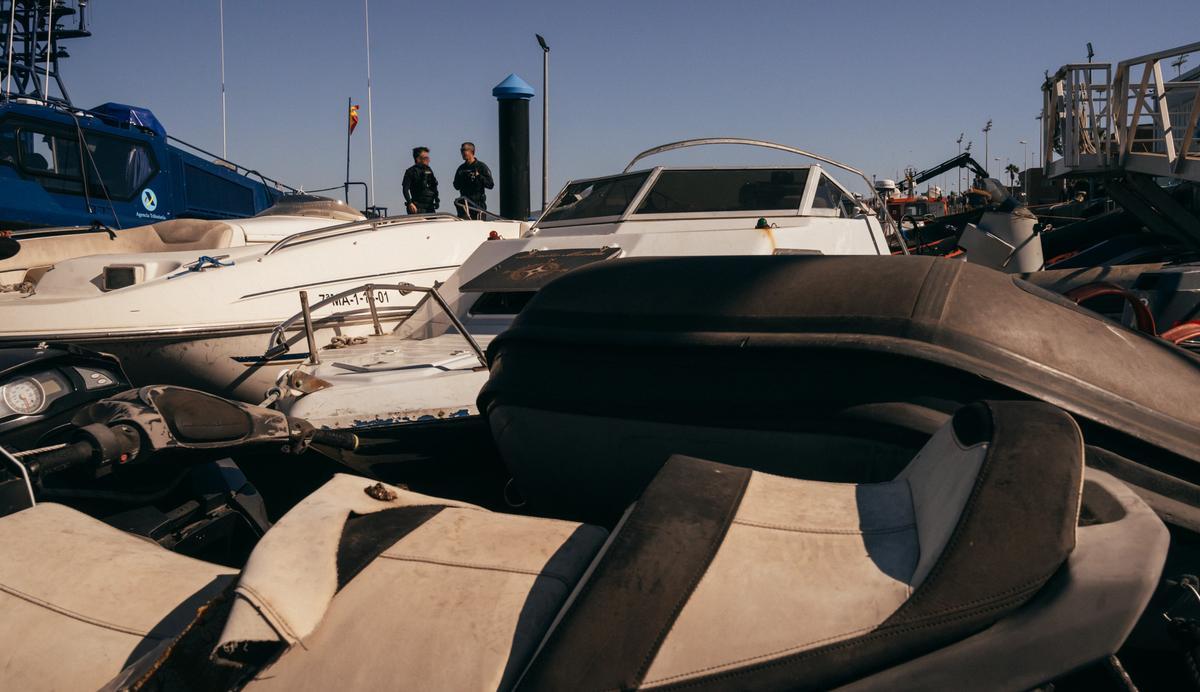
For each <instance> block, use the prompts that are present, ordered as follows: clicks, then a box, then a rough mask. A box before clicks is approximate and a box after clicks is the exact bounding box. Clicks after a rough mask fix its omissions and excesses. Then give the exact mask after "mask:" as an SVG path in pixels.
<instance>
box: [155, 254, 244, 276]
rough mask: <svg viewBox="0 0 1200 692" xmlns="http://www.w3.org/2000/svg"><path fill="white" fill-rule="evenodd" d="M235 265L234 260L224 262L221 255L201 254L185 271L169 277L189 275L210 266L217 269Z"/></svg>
mask: <svg viewBox="0 0 1200 692" xmlns="http://www.w3.org/2000/svg"><path fill="white" fill-rule="evenodd" d="M233 265H234V261H233V260H229V261H228V262H222V261H221V258H220V257H210V256H209V255H200V257H198V258H197V259H196V261H195V262H193V263H191V264H189V265H188V266H187V267H186V268H185V269H184V270H183V271H180V272H176V273H174V274H172V275H170V276H168V277H167V279H174V278H176V277H179V276H187V275H188V274H191V273H193V272H201V271H204V270H205V269H209V268H213V269H216V268H220V267H232V266H233Z"/></svg>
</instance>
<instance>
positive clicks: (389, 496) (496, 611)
mask: <svg viewBox="0 0 1200 692" xmlns="http://www.w3.org/2000/svg"><path fill="white" fill-rule="evenodd" d="M1092 475H1096V474H1092ZM1100 476H1102V474H1100ZM1097 482H1100V484H1101V485H1104V486H1105V487H1107V488H1108V489H1109V490H1108V491H1104V492H1105V493H1108V494H1107V495H1105V494H1104V493H1101V495H1104V497H1108V498H1109V500H1108V501H1107V502H1109V504H1110V505H1111V506H1113V507H1117V508H1119V510H1113V509H1111V508H1110V510H1108V511H1107V515H1106V516H1093V517H1091V519H1090V523H1092V524H1097V526H1086V527H1083V528H1080V529H1078V531H1079V532H1080V534H1081V535H1085V533H1084V532H1093V533H1092V534H1086V535H1090V536H1091V538H1090V539H1089V540H1090V544H1089V545H1091V547H1090V548H1089V549H1088V550H1086V551H1085V552H1086V553H1087V554H1088V556H1089V558H1088V559H1090V560H1092V562H1091V563H1079V564H1076V563H1075V562H1074V561H1073V562H1072V564H1073V565H1074V566H1073V568H1072V569H1071V570H1069V571H1067V574H1066V575H1065V576H1064V570H1062V566H1063V564H1064V562H1065V561H1067V560H1068V559H1069V558H1071V554H1072V550H1073V549H1074V547H1075V545H1076V535H1077V524H1078V523H1079V511H1080V502H1081V497H1082V493H1083V490H1082V488H1083V485H1084V483H1083V446H1082V439H1081V436H1080V433H1079V429H1078V427H1077V426H1076V425H1075V423H1074V421H1073V420H1072V419H1071V418H1070V417H1069V416H1067V415H1066V414H1064V413H1062V412H1061V411H1059V410H1057V409H1054V408H1052V407H1049V406H1047V405H1044V404H1036V403H1007V404H994V405H990V406H985V405H973V406H970V407H966V408H964V409H963V410H961V411H960V412H959V413H958V414H956V415H955V417H954V419H953V420H952V422H951V424H948V425H947V426H946V427H945V428H943V429H942V430H941V431H939V432H938V433H937V434H936V435H935V436H934V437H933V439H932V440H931V441H930V442H929V444H928V445H927V446H926V447H925V448H924V449H923V450H922V451H921V453H920V454H919V455H918V456H917V457H916V458H915V459H914V460H913V461H912V462H911V463H910V464H909V465H908V466H907V467H906V468H905V469H904V470H903V472H902V473H901V474H900V475H899V476H897V477H896V478H895V479H893V480H891V481H888V482H884V483H876V484H864V485H855V484H837V483H822V482H813V481H805V480H797V479H791V478H783V477H780V476H773V475H769V474H764V473H759V472H755V471H751V470H749V469H745V468H738V467H733V466H727V465H722V464H717V463H713V462H708V461H703V460H699V459H693V458H688V457H681V456H675V457H672V458H671V459H670V460H669V461H668V462H667V463H666V464H665V465H664V466H663V468H662V470H661V471H660V472H659V473H658V474H657V476H656V477H655V479H654V480H653V481H652V482H651V483H650V485H649V486H648V487H647V488H646V490H645V491H644V492H643V493H642V495H641V498H640V499H639V500H638V501H637V503H636V504H634V505H633V506H632V507H631V508H630V510H629V511H628V512H627V513H626V514H625V516H624V517H623V518H622V519H621V521H620V523H619V524H618V525H617V526H616V528H615V529H614V531H613V533H612V535H611V537H610V538H609V539H608V540H607V541H605V535H606V532H605V531H604V530H603V529H600V528H597V527H593V526H588V525H581V524H574V523H570V522H563V521H556V520H547V519H534V518H529V517H518V516H508V515H499V514H494V513H490V512H486V511H484V510H481V509H479V508H476V507H472V506H469V505H463V504H460V503H455V502H448V501H445V500H437V499H434V498H429V497H425V496H421V495H416V494H414V493H409V492H406V491H402V490H398V489H394V488H390V487H388V486H383V485H379V484H373V483H372V482H370V481H368V480H366V479H362V478H355V477H351V476H338V477H336V478H335V479H334V480H333V481H331V482H330V483H329V484H327V485H326V486H325V487H323V488H322V489H321V490H319V491H318V492H317V493H315V494H314V495H313V496H311V497H310V498H308V499H306V500H305V501H304V502H302V503H301V504H300V505H297V506H296V508H294V509H293V510H292V511H291V512H290V513H289V514H288V515H287V516H285V517H284V518H283V519H282V520H281V521H280V522H279V523H278V524H277V525H276V526H275V527H274V528H273V529H272V530H271V532H269V533H268V535H267V536H266V537H265V538H264V539H263V541H262V542H261V543H260V545H259V546H258V548H256V551H255V553H254V555H253V556H252V557H251V560H250V562H249V563H248V564H247V566H246V569H245V570H244V572H243V575H242V577H241V580H240V582H239V585H238V587H237V589H236V591H235V592H234V595H233V598H232V606H231V607H229V608H228V609H227V611H226V612H227V613H228V614H227V615H223V616H222V618H223V619H222V620H221V622H220V623H219V624H218V626H217V627H215V628H213V627H210V628H209V629H210V631H212V632H214V634H213V636H212V639H211V640H210V641H208V642H206V643H205V645H204V646H199V647H189V646H187V645H185V644H179V645H177V646H175V647H174V648H175V650H176V651H187V650H189V649H191V650H199V651H203V652H204V655H203V656H201V657H200V658H201V659H202V660H201V661H199V662H198V661H196V660H194V659H193V660H191V661H181V660H179V659H180V658H182V657H183V654H176V655H175V656H173V657H172V656H168V657H167V658H166V659H165V660H160V661H158V662H156V663H155V670H156V671H157V674H158V675H164V676H170V675H173V674H179V675H183V674H185V673H184V672H181V671H194V670H196V669H197V668H198V667H200V668H202V667H203V666H204V665H208V671H209V672H210V673H211V674H213V675H215V676H216V677H215V678H214V680H212V681H209V682H211V683H212V684H211V685H209V686H212V687H225V686H240V685H245V686H246V688H247V689H254V690H260V689H328V688H347V689H349V688H353V689H366V688H380V687H397V686H399V687H405V688H411V689H435V690H436V689H456V690H459V689H497V688H499V689H510V688H513V687H514V686H515V687H517V688H523V689H538V690H542V689H544V690H562V689H571V690H575V689H583V690H591V689H642V688H650V689H667V688H685V687H686V688H688V689H692V688H700V689H781V688H785V689H826V688H829V687H832V686H836V685H839V684H844V683H850V682H854V681H858V683H856V684H868V685H870V684H871V683H870V681H871V680H872V677H871V676H874V675H885V674H887V673H888V672H890V671H891V670H894V668H893V666H897V665H916V666H917V670H916V671H915V672H912V671H910V672H908V673H907V674H906V675H907V676H908V677H907V678H904V679H905V680H908V681H909V683H905V684H910V683H912V681H914V680H922V679H925V680H928V679H930V678H929V676H930V675H936V674H937V673H938V671H944V670H956V671H961V668H962V665H964V657H963V655H961V654H959V653H956V652H957V651H958V650H957V649H956V648H955V647H963V646H966V647H967V650H968V651H971V650H972V649H970V647H971V646H974V647H976V649H975V650H976V651H977V650H978V647H979V646H980V644H979V643H978V642H977V641H976V640H977V639H978V638H979V637H991V636H993V635H992V633H993V632H999V633H1000V634H997V635H995V637H996V638H994V639H991V640H989V641H988V642H987V643H985V644H983V645H982V646H985V647H986V649H987V651H988V654H987V656H986V658H987V660H988V661H989V662H990V663H992V664H994V666H998V667H999V669H1000V671H1001V673H1000V675H999V676H998V677H996V678H994V679H992V680H991V682H990V683H987V684H985V683H986V681H984V682H981V686H982V687H983V688H986V687H989V686H991V687H997V686H1002V685H1001V683H997V680H999V681H1003V683H1013V681H1014V680H1016V679H1017V678H1014V677H1012V675H1018V674H1016V673H1013V672H1012V671H1011V670H1007V671H1006V667H1007V668H1011V667H1012V666H1014V665H1016V662H1017V661H1020V660H1022V657H1025V659H1026V660H1032V658H1036V655H1033V654H1030V653H1029V652H1028V651H1024V650H1022V648H1021V647H1028V646H1033V647H1037V646H1039V643H1038V642H1039V639H1038V637H1039V636H1042V635H1043V634H1044V636H1045V637H1049V640H1047V641H1053V640H1054V638H1056V637H1061V636H1063V631H1062V628H1067V629H1069V628H1070V627H1078V628H1081V629H1084V630H1089V629H1090V630H1095V631H1096V632H1099V634H1098V635H1092V636H1097V637H1099V638H1098V639H1095V640H1094V641H1093V640H1088V636H1089V635H1081V636H1080V639H1082V640H1087V643H1086V644H1085V645H1080V646H1077V647H1075V648H1074V650H1073V651H1072V652H1069V653H1064V652H1061V651H1060V652H1057V653H1056V654H1055V656H1057V658H1056V664H1057V663H1058V662H1060V661H1062V660H1067V661H1068V662H1067V663H1066V664H1064V665H1067V666H1068V667H1070V666H1071V665H1082V664H1085V663H1088V662H1089V661H1091V660H1095V659H1097V658H1100V657H1102V656H1104V655H1106V654H1107V653H1110V652H1111V651H1115V647H1116V646H1118V645H1119V644H1120V642H1121V641H1122V640H1123V639H1124V637H1125V636H1126V635H1127V633H1128V631H1129V628H1130V627H1132V624H1133V621H1134V620H1135V619H1136V616H1137V613H1139V612H1140V611H1141V610H1142V608H1143V607H1144V606H1145V603H1146V600H1147V599H1148V598H1149V595H1150V593H1151V591H1152V590H1153V586H1154V583H1153V582H1154V580H1155V579H1156V578H1157V575H1152V576H1151V577H1150V578H1149V579H1148V580H1145V579H1143V580H1141V581H1139V580H1138V579H1137V578H1136V577H1130V574H1127V573H1119V574H1112V573H1103V572H1104V569H1100V570H1099V572H1098V573H1097V575H1096V579H1095V580H1094V583H1087V576H1088V575H1089V574H1091V573H1092V571H1094V570H1095V568H1096V562H1095V560H1097V559H1098V558H1097V557H1096V550H1095V547H1096V546H1095V545H1092V544H1096V543H1097V542H1101V543H1104V544H1105V545H1106V546H1107V547H1115V548H1117V549H1120V550H1122V551H1124V552H1122V553H1121V554H1122V556H1123V557H1122V560H1140V561H1142V562H1143V563H1153V562H1154V561H1155V560H1157V561H1158V564H1161V560H1162V557H1163V554H1164V552H1165V547H1166V538H1165V530H1164V529H1163V527H1162V525H1161V523H1159V522H1157V520H1156V519H1154V517H1153V515H1152V514H1151V513H1150V512H1149V510H1148V509H1146V508H1145V506H1144V505H1142V504H1141V503H1140V502H1139V501H1138V500H1136V498H1134V496H1133V495H1132V494H1131V493H1129V492H1128V491H1124V490H1122V488H1123V486H1121V484H1119V483H1116V482H1114V481H1112V480H1111V479H1107V480H1105V479H1103V478H1101V480H1100V481H1096V480H1093V481H1090V483H1091V484H1093V485H1095V484H1096V483H1097ZM1110 491H1111V492H1110ZM1114 498H1115V499H1114ZM1101 506H1102V507H1103V506H1107V505H1104V503H1101ZM1100 514H1101V515H1104V514H1105V512H1104V511H1102V512H1100ZM1105 523H1112V524H1113V525H1114V526H1116V527H1118V530H1117V531H1115V532H1114V531H1109V532H1108V533H1104V531H1103V530H1104V529H1105V528H1106V527H1105V526H1102V524H1105ZM1097 531H1099V532H1098V533H1096V532H1097ZM1072 559H1073V558H1072ZM1117 571H1118V572H1119V571H1120V570H1117ZM1144 572H1145V570H1142V569H1140V568H1139V570H1138V571H1137V574H1139V575H1142V574H1143V573H1144ZM1051 578H1054V579H1056V580H1058V581H1057V582H1056V583H1057V584H1058V586H1057V587H1056V589H1055V590H1054V591H1055V594H1054V596H1053V597H1052V598H1054V599H1057V600H1061V601H1063V602H1064V603H1063V605H1064V607H1068V608H1070V609H1072V614H1071V615H1070V616H1064V615H1063V614H1062V613H1059V612H1052V611H1053V608H1048V607H1046V606H1040V608H1042V610H1045V612H1048V613H1050V615H1049V616H1048V617H1051V621H1052V622H1054V623H1058V624H1057V625H1056V626H1057V627H1059V628H1060V629H1059V630H1054V628H1053V627H1049V628H1048V627H1045V626H1044V625H1045V623H1042V626H1035V627H1030V628H1026V629H1023V630H1020V631H1018V632H1017V633H1016V634H1015V635H1014V633H1013V632H1011V631H1010V630H1005V628H1004V627H1002V626H1000V625H1001V624H1003V623H1000V624H997V623H998V622H999V621H1003V620H1005V619H1006V618H1010V619H1011V616H1014V615H1016V616H1020V614H1021V613H1027V611H1028V610H1029V609H1028V608H1023V605H1024V604H1026V603H1027V602H1028V601H1029V600H1030V599H1031V598H1034V597H1035V596H1037V595H1038V594H1039V592H1040V591H1041V590H1042V587H1043V586H1044V585H1045V584H1046V582H1047V581H1048V580H1050V579H1051ZM1081 583H1082V584H1083V586H1082V587H1081V586H1080V584H1081ZM1089 584H1090V585H1089ZM1089 589H1090V590H1089ZM1076 591H1078V592H1080V593H1082V594H1083V595H1082V596H1081V598H1082V599H1083V601H1086V602H1093V603H1094V602H1108V603H1109V604H1110V605H1108V606H1106V607H1105V608H1092V609H1091V610H1089V609H1088V608H1081V607H1080V602H1079V601H1077V600H1075V601H1073V600H1071V598H1069V597H1066V596H1064V594H1070V593H1074V592H1076ZM1047 598H1051V597H1047ZM1056 602H1057V601H1056ZM1047 608H1048V609H1047ZM1042 610H1039V611H1038V612H1042ZM1014 611H1016V612H1015V613H1014ZM1080 611H1082V612H1080ZM1102 611H1103V612H1102ZM1089 618H1091V619H1089ZM985 628H987V629H988V631H987V632H980V631H981V630H984V629H985ZM194 629H197V630H200V629H203V627H199V628H194ZM216 632H219V636H218V635H216V634H215V633H216ZM1006 632H1007V634H1005V633H1006ZM1005 637H1007V638H1005ZM956 642H957V643H956ZM1040 646H1041V647H1042V648H1043V649H1047V648H1053V647H1047V646H1046V645H1045V642H1044V641H1043V642H1042V643H1041V644H1040ZM935 650H936V651H935ZM930 652H934V653H933V654H931V653H930ZM209 653H211V663H205V661H208V660H209V659H208V656H209ZM926 655H930V656H932V655H938V656H942V657H943V658H944V659H945V660H941V662H940V663H939V665H937V666H930V665H924V666H923V667H922V664H921V662H922V660H923V657H926ZM1072 655H1074V656H1076V657H1079V658H1078V660H1075V659H1070V658H1069V657H1070V656H1072ZM978 659H979V657H978V654H974V655H973V656H968V657H966V660H967V661H969V662H971V663H972V664H974V665H979V660H978ZM198 663H199V664H200V665H199V666H198ZM1042 663H1045V661H1042ZM956 665H957V666H958V668H956V667H955V666H956ZM885 669H886V670H885ZM1040 670H1042V669H1039V668H1038V667H1037V666H1036V665H1032V664H1031V665H1027V666H1026V667H1025V668H1024V669H1023V670H1021V672H1020V673H1019V675H1018V677H1019V676H1020V675H1024V676H1025V677H1026V678H1030V680H1029V681H1027V682H1031V683H1036V682H1039V681H1040V680H1039V679H1038V678H1037V677H1036V676H1037V675H1038V674H1039V671H1040ZM1053 670H1055V671H1061V670H1063V669H1062V668H1054V669H1053ZM230 671H233V674H231V673H230ZM881 671H882V672H881ZM1006 675H1007V677H1005V676H1006ZM922 676H925V677H924V678H923V677H922ZM1043 680H1044V678H1043ZM960 682H961V680H960ZM1014 684H1015V683H1014ZM890 685H891V688H893V689H894V688H895V687H896V683H895V681H893V682H892V683H891V684H890ZM1027 686H1028V685H1027Z"/></svg>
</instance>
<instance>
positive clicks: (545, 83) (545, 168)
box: [534, 34, 550, 211]
mask: <svg viewBox="0 0 1200 692" xmlns="http://www.w3.org/2000/svg"><path fill="white" fill-rule="evenodd" d="M534 36H537V42H538V45H539V46H541V47H542V211H546V197H547V195H548V189H549V187H550V46H549V45H547V44H546V39H544V38H542V35H541V34H534Z"/></svg>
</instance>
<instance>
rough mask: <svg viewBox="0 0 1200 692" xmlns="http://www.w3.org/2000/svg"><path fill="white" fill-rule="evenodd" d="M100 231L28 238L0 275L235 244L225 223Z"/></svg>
mask: <svg viewBox="0 0 1200 692" xmlns="http://www.w3.org/2000/svg"><path fill="white" fill-rule="evenodd" d="M113 233H114V234H115V235H116V237H113V236H112V235H110V234H109V232H108V231H106V230H103V229H98V230H95V231H87V232H82V233H72V234H70V235H60V236H47V237H41V238H27V239H24V240H22V241H21V251H20V252H19V253H17V254H16V255H15V256H13V257H10V258H8V259H6V260H0V273H4V272H11V271H15V270H18V269H32V268H35V267H49V266H51V265H53V264H54V263H56V262H62V261H63V260H67V259H72V258H75V257H87V256H90V255H114V254H135V253H143V252H170V251H173V250H219V249H222V248H227V247H229V246H230V245H231V244H232V243H233V239H234V230H233V227H232V226H230V225H229V224H228V223H225V222H224V221H206V220H203V219H172V220H170V221H160V222H159V223H155V224H150V225H147V226H137V227H134V228H124V229H119V230H115V231H113Z"/></svg>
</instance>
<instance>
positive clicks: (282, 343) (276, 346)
mask: <svg viewBox="0 0 1200 692" xmlns="http://www.w3.org/2000/svg"><path fill="white" fill-rule="evenodd" d="M376 289H379V290H384V291H398V292H400V293H401V294H404V293H427V294H429V295H430V296H431V297H432V298H433V299H434V301H436V302H437V304H438V306H439V307H441V308H442V312H444V313H446V316H447V317H449V318H450V322H451V324H453V325H454V328H455V329H457V330H458V332H459V333H460V334H462V336H463V338H464V339H466V340H467V343H468V344H470V346H471V350H472V351H474V352H475V357H476V358H478V359H479V362H480V363H481V364H482V365H483V366H484V367H487V356H485V355H484V353H483V348H482V347H481V346H480V345H479V342H478V341H475V337H473V336H471V333H470V332H468V331H467V328H466V325H464V324H463V323H462V321H461V320H459V319H458V316H457V315H455V314H454V311H453V310H451V309H450V305H449V304H448V303H447V302H446V299H445V298H443V297H442V294H441V293H438V290H437V288H436V287H433V286H417V285H414V284H410V283H402V284H375V283H370V284H363V285H361V286H356V287H354V288H350V289H347V290H345V291H342V292H341V293H335V294H333V295H331V296H329V297H328V298H325V299H323V300H320V301H318V302H316V303H313V304H312V305H309V306H306V307H307V310H301V311H300V312H298V313H296V314H295V315H292V316H291V317H289V318H288V319H286V320H284V321H283V322H280V323H279V325H278V326H276V327H275V328H274V329H272V330H271V335H270V336H269V337H268V341H267V350H266V351H265V352H264V353H263V358H264V359H265V360H273V359H275V358H278V357H279V356H281V355H283V354H285V353H287V352H288V351H289V350H290V349H291V345H290V344H288V342H287V338H286V337H285V334H286V333H287V330H288V328H289V327H291V326H292V325H294V324H296V322H298V321H300V320H305V321H306V322H307V321H308V320H309V319H311V314H312V313H313V312H315V311H316V310H317V309H319V308H323V307H325V306H326V305H329V304H330V303H333V302H335V301H337V300H340V299H342V298H345V297H347V296H352V295H354V294H356V293H362V292H363V291H367V292H368V301H370V302H369V304H370V306H371V307H370V308H369V309H370V311H371V313H372V315H371V316H372V319H373V320H374V321H375V328H376V333H380V332H379V323H378V318H377V316H376V314H375V307H374V300H373V293H374V291H375V290H376ZM310 336H311V335H310Z"/></svg>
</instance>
